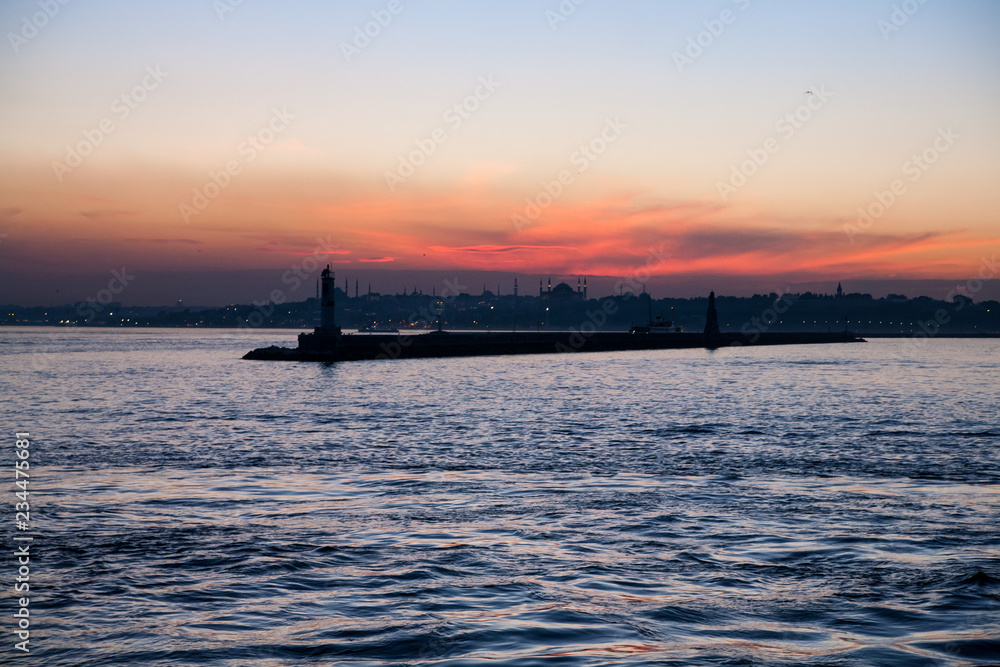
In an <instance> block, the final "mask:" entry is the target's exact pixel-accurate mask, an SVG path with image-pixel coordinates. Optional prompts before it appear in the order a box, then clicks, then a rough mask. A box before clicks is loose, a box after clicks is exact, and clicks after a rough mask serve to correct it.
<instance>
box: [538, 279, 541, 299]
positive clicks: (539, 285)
mask: <svg viewBox="0 0 1000 667" xmlns="http://www.w3.org/2000/svg"><path fill="white" fill-rule="evenodd" d="M538 298H539V299H541V298H542V279H541V278H539V279H538Z"/></svg>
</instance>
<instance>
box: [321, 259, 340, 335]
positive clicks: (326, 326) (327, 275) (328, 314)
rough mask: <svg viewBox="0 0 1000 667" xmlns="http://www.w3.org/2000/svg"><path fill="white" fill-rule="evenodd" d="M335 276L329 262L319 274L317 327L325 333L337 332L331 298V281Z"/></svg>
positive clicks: (332, 281)
mask: <svg viewBox="0 0 1000 667" xmlns="http://www.w3.org/2000/svg"><path fill="white" fill-rule="evenodd" d="M336 277H337V276H336V274H335V273H334V272H332V271H331V270H330V265H329V264H327V265H326V268H325V269H323V273H322V274H320V297H319V299H320V301H319V328H320V330H321V331H324V332H327V333H338V330H337V324H336V318H335V317H334V313H335V311H334V299H333V283H334V280H335V279H336Z"/></svg>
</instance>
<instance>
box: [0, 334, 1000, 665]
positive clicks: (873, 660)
mask: <svg viewBox="0 0 1000 667" xmlns="http://www.w3.org/2000/svg"><path fill="white" fill-rule="evenodd" d="M292 341H293V334H292V333H289V332H264V333H261V334H257V335H256V336H254V337H252V338H248V337H247V336H241V335H237V334H235V333H233V332H218V331H215V332H213V331H208V332H206V331H195V332H190V331H180V332H177V331H163V330H138V331H136V330H131V331H110V330H104V331H101V330H95V331H83V332H71V331H58V330H42V329H22V330H17V329H0V395H2V396H3V398H4V404H5V420H4V421H5V423H6V424H7V431H8V432H10V433H11V434H12V433H13V431H14V430H25V429H27V430H30V431H31V433H32V435H33V437H34V438H35V441H34V444H33V447H34V452H33V453H34V456H33V458H32V462H33V464H34V466H35V467H33V468H32V472H33V477H32V492H33V494H32V497H31V500H32V519H33V520H34V523H35V526H36V528H37V531H36V533H35V534H36V535H37V538H36V542H35V543H34V546H33V549H34V550H35V552H34V553H35V556H34V559H33V561H32V576H33V589H32V592H33V596H34V597H33V598H32V605H33V606H32V619H33V623H34V625H33V626H32V627H33V634H32V644H31V645H32V647H33V650H32V653H31V655H30V656H27V657H23V656H17V655H15V654H14V653H13V652H12V651H11V650H10V645H9V644H12V643H13V641H14V640H13V639H11V638H12V637H13V622H12V621H10V620H8V621H5V622H0V630H2V636H5V637H7V640H8V642H9V644H8V646H4V647H3V648H2V649H0V655H2V656H3V658H2V659H0V662H2V663H4V664H39V665H164V666H166V665H171V666H173V665H233V666H237V665H241V666H242V665H250V666H254V667H264V666H272V665H275V666H276V665H330V664H348V665H387V664H435V665H442V666H445V665H446V666H449V667H450V666H458V665H473V664H484V665H485V664H488V665H491V666H492V665H654V664H655V665H769V664H775V665H985V664H998V663H1000V528H998V525H1000V520H998V508H1000V466H998V462H1000V450H998V447H1000V379H998V378H1000V373H998V371H1000V341H991V340H976V341H955V340H932V341H929V342H928V343H927V344H926V345H925V346H923V347H922V348H919V349H917V350H916V351H910V352H907V353H900V348H901V345H902V344H901V342H900V341H894V340H878V341H873V342H870V343H868V344H865V345H840V346H802V347H786V348H741V349H723V350H718V351H715V352H708V351H704V350H666V351H653V352H649V351H647V352H637V353H632V352H623V353H608V354H588V355H559V356H529V357H495V358H464V359H447V360H434V359H429V360H412V361H397V362H357V363H347V364H341V365H320V364H296V363H267V362H247V361H241V360H240V359H239V357H240V355H242V354H243V353H244V352H245V351H246V350H248V349H250V348H253V347H259V346H263V345H269V344H272V343H278V344H289V343H291V342H292ZM12 438H13V436H12V435H11V436H10V438H9V439H11V440H12ZM12 450H13V445H12V443H11V444H10V445H9V446H8V447H7V448H6V449H5V450H4V451H7V452H8V454H7V456H8V458H12V454H11V452H12ZM9 477H10V480H9V481H3V482H2V484H3V488H4V489H5V493H6V488H7V487H8V486H11V487H12V481H13V476H12V475H9ZM12 513H13V511H12V510H11V514H12ZM4 530H5V531H6V533H5V534H6V536H7V539H6V540H5V544H12V542H11V540H10V538H11V537H12V535H11V531H10V527H9V521H8V522H5V528H4ZM4 567H5V569H6V570H7V572H6V573H4V574H3V576H4V578H5V579H6V580H9V579H10V578H11V577H12V576H13V570H14V567H15V565H14V563H13V560H12V559H10V558H9V557H8V558H7V559H6V560H5V561H4ZM5 597H7V603H5V605H6V606H5V608H7V609H13V608H14V607H13V606H11V605H12V604H13V603H12V602H11V595H8V596H5ZM3 616H4V617H7V618H9V614H4V615H3ZM4 623H5V624H6V625H4ZM12 656H13V657H12ZM15 660H16V662H15Z"/></svg>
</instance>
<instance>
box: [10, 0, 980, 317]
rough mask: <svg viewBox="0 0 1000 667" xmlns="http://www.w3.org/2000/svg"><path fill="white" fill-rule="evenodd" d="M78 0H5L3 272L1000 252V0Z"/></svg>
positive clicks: (207, 281) (19, 294)
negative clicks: (148, 0) (999, 37)
mask: <svg viewBox="0 0 1000 667" xmlns="http://www.w3.org/2000/svg"><path fill="white" fill-rule="evenodd" d="M63 2H65V4H62V3H61V2H60V1H59V0H35V1H22V0H5V2H4V3H2V5H0V32H2V33H3V36H4V39H3V42H2V43H0V91H2V93H3V95H2V98H0V303H16V304H23V305H31V304H46V305H47V304H56V303H69V302H72V301H76V300H83V299H85V298H87V297H91V296H93V294H94V293H96V292H97V291H98V290H100V289H102V288H103V287H105V286H106V285H107V283H108V282H109V281H112V280H114V279H115V278H114V273H113V272H115V271H118V272H119V273H121V272H122V271H123V270H124V271H125V272H126V275H128V276H130V277H132V278H130V279H129V280H127V281H126V282H127V283H128V284H127V286H126V287H125V288H124V289H123V290H122V291H121V294H120V298H121V300H122V301H123V302H125V303H126V304H128V303H134V304H137V305H154V304H155V303H171V302H173V301H174V300H175V299H174V297H176V298H177V299H184V300H185V302H188V303H202V304H204V305H214V304H223V303H231V302H236V301H244V302H245V301H247V300H249V299H250V298H254V297H255V295H256V297H257V298H259V297H261V296H262V295H263V294H267V293H268V291H269V290H268V287H269V283H274V282H275V281H277V280H280V276H282V275H285V274H286V272H287V271H289V270H293V271H295V272H297V273H298V274H299V275H302V276H304V277H308V279H303V280H302V283H303V285H304V287H303V290H306V289H307V287H308V286H309V285H311V284H312V283H313V282H314V281H315V276H316V275H318V273H317V272H318V269H317V268H316V267H317V266H322V265H325V264H326V263H330V264H331V265H332V266H333V268H334V269H335V270H336V271H337V272H338V276H344V277H346V278H348V279H349V280H353V279H355V278H356V277H360V279H361V280H362V281H364V280H365V278H366V277H368V278H371V277H372V276H375V279H376V280H377V281H379V284H376V286H375V287H376V289H379V290H381V291H396V288H397V286H398V287H399V288H401V286H402V285H411V286H412V287H415V288H419V289H423V290H424V291H427V292H430V291H431V289H433V288H434V287H438V288H440V287H441V285H440V282H441V281H442V280H443V278H442V277H441V276H444V275H451V274H454V275H456V276H463V275H464V276H469V280H470V281H472V280H475V278H476V277H477V276H479V275H484V274H482V273H480V272H486V274H487V275H489V276H490V279H491V281H492V280H493V279H494V278H495V277H496V275H497V274H499V275H500V277H501V278H504V277H505V276H506V277H511V276H513V275H520V276H532V278H531V279H532V280H535V279H537V276H539V275H549V274H551V275H554V276H557V277H561V278H560V279H566V280H567V282H571V283H573V281H574V279H572V278H570V277H571V276H576V275H580V274H584V275H590V276H604V277H612V278H613V277H626V278H627V277H635V278H636V279H637V280H639V279H641V282H646V281H649V282H650V283H652V284H654V285H657V287H658V289H659V290H660V291H661V294H659V296H690V295H695V294H701V293H703V292H707V291H708V290H709V289H720V288H721V289H722V290H723V291H726V292H727V293H729V294H734V295H744V294H745V295H749V294H752V293H754V292H769V291H783V290H784V289H788V288H789V287H790V286H794V285H805V284H809V285H823V284H831V287H830V289H829V291H831V292H832V291H833V289H834V288H835V285H836V282H838V281H843V282H844V285H845V287H847V288H849V289H851V290H852V291H878V290H882V291H892V290H894V289H895V290H896V291H900V290H904V289H905V288H906V287H907V286H908V285H909V286H915V285H920V289H921V290H922V291H924V292H927V291H928V290H930V291H931V292H933V290H934V289H937V288H935V287H933V286H934V285H940V289H941V290H942V293H941V294H940V295H938V294H934V293H931V294H929V296H938V297H942V298H943V295H944V293H945V292H947V291H948V286H954V285H956V284H960V285H968V284H969V282H970V281H975V280H976V279H977V277H978V279H986V278H988V277H993V276H994V274H996V276H995V277H996V278H1000V269H997V268H996V262H995V260H993V259H992V258H994V257H995V255H996V254H997V250H998V249H1000V188H998V187H997V182H998V176H1000V41H998V40H997V39H996V35H997V34H998V33H1000V3H997V2H993V1H990V0H950V1H949V2H944V1H942V0H924V1H923V2H921V0H905V1H900V0H894V1H881V0H863V1H862V0H828V1H818V0H817V1H792V0H787V1H778V0H772V1H765V0H718V1H711V2H693V1H692V2H680V1H668V0H660V1H655V2H654V1H617V2H611V1H610V0H539V1H537V2H529V1H522V0H502V1H501V0H494V1H486V0H483V1H475V0H439V1H433V2H432V1H430V0H425V1H423V2H418V1H416V0H379V1H374V2H368V1H352V2H319V1H313V0H302V1H300V2H281V3H279V2H274V1H265V0H242V1H240V0H174V1H172V2H169V3H136V2H127V1H124V0H92V1H89V2H70V1H68V0H63ZM248 272H250V273H253V274H254V275H257V276H258V279H256V280H249V281H248V280H247V275H249V274H248ZM254 272H256V273H254ZM192 278H193V279H192ZM523 279H525V280H526V279H527V278H523ZM998 283H1000V281H998V280H985V282H984V283H983V284H982V285H981V286H980V287H979V288H978V290H977V289H973V290H972V293H971V294H970V295H971V296H973V297H974V298H977V299H979V298H982V297H983V296H984V295H988V294H996V293H1000V292H997V287H996V286H997V284H998ZM116 284H120V282H119V283H116ZM492 284H493V283H492V282H491V289H493V287H492ZM972 284H973V287H975V286H976V285H977V284H978V283H975V282H973V283H972ZM283 286H284V287H287V285H285V284H283ZM928 286H930V287H928ZM914 289H916V288H915V287H914ZM300 296H301V297H302V298H305V296H309V294H306V293H303V294H301V295H300ZM993 298H996V297H993Z"/></svg>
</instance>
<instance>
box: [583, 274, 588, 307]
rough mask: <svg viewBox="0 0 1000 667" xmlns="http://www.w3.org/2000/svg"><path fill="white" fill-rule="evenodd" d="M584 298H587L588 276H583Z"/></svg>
mask: <svg viewBox="0 0 1000 667" xmlns="http://www.w3.org/2000/svg"><path fill="white" fill-rule="evenodd" d="M583 300H584V301H586V300H587V276H584V277H583Z"/></svg>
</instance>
